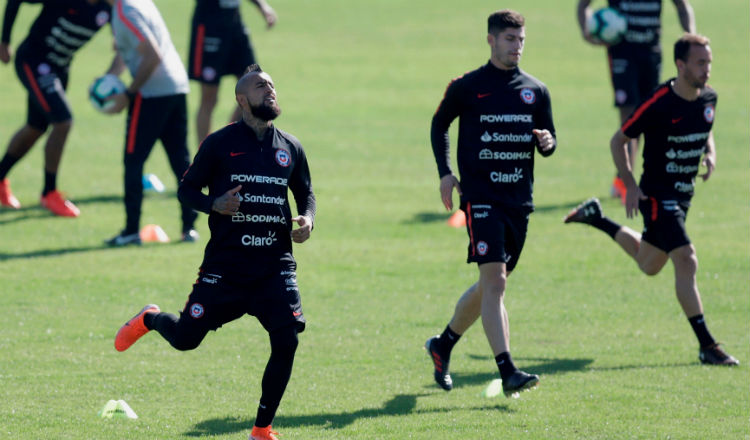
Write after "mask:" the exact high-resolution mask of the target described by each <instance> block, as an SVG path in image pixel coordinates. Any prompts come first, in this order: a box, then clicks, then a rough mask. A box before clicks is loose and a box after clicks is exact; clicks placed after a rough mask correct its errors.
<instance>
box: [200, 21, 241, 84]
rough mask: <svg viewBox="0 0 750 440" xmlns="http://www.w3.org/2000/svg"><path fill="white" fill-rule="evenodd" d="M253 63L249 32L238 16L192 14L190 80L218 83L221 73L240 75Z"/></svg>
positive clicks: (222, 74)
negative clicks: (229, 17) (233, 17)
mask: <svg viewBox="0 0 750 440" xmlns="http://www.w3.org/2000/svg"><path fill="white" fill-rule="evenodd" d="M254 63H255V54H254V53H253V46H252V44H251V43H250V35H249V34H248V31H247V29H246V28H245V26H244V25H243V24H242V21H241V20H240V19H239V15H237V16H236V17H235V19H232V20H227V19H226V18H225V17H224V16H219V17H218V18H216V17H214V18H212V17H208V18H206V17H197V16H196V17H194V18H193V25H192V32H191V37H190V59H189V64H188V67H187V70H188V76H189V77H190V79H194V80H197V81H199V82H201V83H204V84H219V81H220V80H221V77H222V76H224V75H234V76H236V77H239V76H241V75H242V73H244V71H245V68H247V66H249V65H251V64H254Z"/></svg>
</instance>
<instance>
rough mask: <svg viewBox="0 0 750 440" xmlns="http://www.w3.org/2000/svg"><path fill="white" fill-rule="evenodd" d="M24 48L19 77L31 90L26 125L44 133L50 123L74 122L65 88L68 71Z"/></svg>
mask: <svg viewBox="0 0 750 440" xmlns="http://www.w3.org/2000/svg"><path fill="white" fill-rule="evenodd" d="M25 52H26V50H25V49H24V47H23V45H22V46H21V47H20V48H19V50H18V54H17V56H16V61H15V66H16V74H17V75H18V78H19V79H20V80H21V83H22V84H23V86H24V87H25V88H26V90H27V91H28V101H27V107H28V108H27V116H26V123H27V124H28V125H29V126H31V127H33V128H36V129H38V130H41V131H44V130H46V129H47V127H48V126H49V124H55V123H59V122H66V121H70V120H71V119H73V112H72V111H71V109H70V104H69V103H68V98H67V97H66V96H65V89H66V88H67V87H68V71H67V69H61V68H59V67H57V66H56V65H54V64H51V63H50V62H48V61H45V60H43V59H41V58H39V57H36V56H33V55H31V54H26V53H25Z"/></svg>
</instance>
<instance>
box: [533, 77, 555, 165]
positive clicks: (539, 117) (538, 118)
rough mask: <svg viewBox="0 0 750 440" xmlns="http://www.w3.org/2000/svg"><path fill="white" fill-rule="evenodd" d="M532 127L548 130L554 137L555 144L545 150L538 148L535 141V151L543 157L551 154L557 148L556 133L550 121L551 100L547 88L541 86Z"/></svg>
mask: <svg viewBox="0 0 750 440" xmlns="http://www.w3.org/2000/svg"><path fill="white" fill-rule="evenodd" d="M534 128H537V129H539V130H549V132H550V133H551V134H552V137H553V138H554V139H555V145H554V146H553V147H552V148H550V149H549V150H547V151H542V150H540V149H539V143H538V142H537V151H538V152H539V154H541V155H542V156H544V157H547V156H550V155H552V153H554V152H555V150H556V149H557V135H556V134H555V124H554V122H553V121H552V100H551V99H550V96H549V90H548V89H547V88H546V87H543V88H542V90H541V93H540V94H539V105H538V106H537V107H536V109H535V113H534Z"/></svg>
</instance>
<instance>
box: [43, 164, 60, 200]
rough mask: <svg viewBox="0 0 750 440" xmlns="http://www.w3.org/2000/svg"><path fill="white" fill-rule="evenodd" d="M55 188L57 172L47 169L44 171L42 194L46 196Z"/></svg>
mask: <svg viewBox="0 0 750 440" xmlns="http://www.w3.org/2000/svg"><path fill="white" fill-rule="evenodd" d="M55 189H57V173H56V172H55V173H50V172H49V171H47V170H45V171H44V189H43V190H42V195H43V196H46V195H47V194H49V193H51V192H52V191H54V190H55Z"/></svg>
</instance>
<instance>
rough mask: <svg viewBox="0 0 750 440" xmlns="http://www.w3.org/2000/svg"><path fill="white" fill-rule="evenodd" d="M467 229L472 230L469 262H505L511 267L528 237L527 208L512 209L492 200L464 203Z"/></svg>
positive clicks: (507, 266)
mask: <svg viewBox="0 0 750 440" xmlns="http://www.w3.org/2000/svg"><path fill="white" fill-rule="evenodd" d="M461 209H463V211H464V213H466V230H467V232H468V233H469V257H468V258H467V260H466V261H467V263H478V264H483V263H497V262H500V263H505V265H506V270H507V271H508V272H510V271H512V270H513V268H515V267H516V264H517V263H518V259H519V258H520V256H521V251H522V250H523V244H524V242H525V241H526V231H527V229H528V225H529V215H530V214H531V213H530V212H529V211H528V210H524V209H520V208H516V209H509V208H507V207H502V206H498V205H493V204H479V203H470V202H467V203H464V204H463V206H462V207H461Z"/></svg>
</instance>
